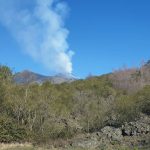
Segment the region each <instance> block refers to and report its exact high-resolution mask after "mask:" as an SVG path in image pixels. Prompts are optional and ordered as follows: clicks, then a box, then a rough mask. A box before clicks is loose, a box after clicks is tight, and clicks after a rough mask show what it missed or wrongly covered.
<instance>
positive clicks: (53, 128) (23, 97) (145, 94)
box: [0, 66, 150, 143]
mask: <svg viewBox="0 0 150 150" xmlns="http://www.w3.org/2000/svg"><path fill="white" fill-rule="evenodd" d="M136 73H137V72H136ZM118 74H119V72H117V74H115V73H113V74H110V75H105V76H101V77H90V78H87V79H86V80H77V81H75V82H72V83H63V84H60V85H54V84H51V83H50V82H45V83H43V84H42V85H39V84H26V85H17V84H15V83H13V82H12V77H13V74H12V72H11V70H10V69H9V68H8V67H7V66H0V114H1V115H0V142H5V143H9V142H24V141H26V142H32V143H45V142H49V141H50V140H55V139H68V138H71V137H73V136H75V135H76V134H78V133H88V132H93V131H99V130H100V129H101V128H102V127H104V126H106V125H108V124H111V125H114V126H120V125H121V124H122V123H123V122H126V121H130V120H133V119H135V118H136V117H138V116H139V114H140V113H145V114H148V115H149V114H150V107H149V106H150V86H149V85H146V84H142V86H141V88H139V87H138V88H137V87H136V84H137V80H138V81H139V82H140V83H141V80H140V79H139V78H140V77H139V76H138V79H137V80H132V79H131V80H132V83H133V81H135V83H136V84H132V85H133V87H132V91H133V92H129V91H128V88H127V87H129V86H128V81H131V80H130V79H129V78H126V79H127V82H126V81H125V78H124V80H123V82H121V81H122V79H121V78H120V79H119V78H118ZM121 74H122V72H121ZM128 75H129V74H128ZM130 75H131V77H133V71H131V74H130ZM115 77H116V78H115ZM146 79H147V76H146V77H145V80H146ZM145 80H144V83H146V81H145ZM147 80H149V79H147ZM119 82H120V83H119ZM116 83H117V84H116ZM138 85H139V83H138ZM130 88H131V87H130ZM137 89H138V90H137Z"/></svg>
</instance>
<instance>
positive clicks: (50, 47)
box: [0, 0, 73, 74]
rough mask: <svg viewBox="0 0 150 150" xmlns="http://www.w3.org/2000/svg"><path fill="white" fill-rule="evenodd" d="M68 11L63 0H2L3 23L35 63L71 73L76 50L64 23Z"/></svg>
mask: <svg viewBox="0 0 150 150" xmlns="http://www.w3.org/2000/svg"><path fill="white" fill-rule="evenodd" d="M68 10H69V8H68V6H67V5H66V3H64V2H62V1H61V0H32V1H31V0H25V1H24V0H0V22H1V23H2V24H3V25H4V26H5V27H7V29H8V30H9V31H10V32H11V33H12V35H13V37H14V38H15V39H16V40H17V42H18V43H19V44H20V46H21V48H22V50H23V51H24V52H25V53H26V54H28V55H29V56H31V57H32V58H33V59H34V60H35V61H36V62H38V63H41V64H42V65H43V66H45V67H46V68H47V69H49V70H50V71H53V72H55V73H63V74H71V73H72V62H71V58H72V55H73V52H72V51H70V50H69V45H68V43H67V37H68V34H69V31H68V30H67V29H66V28H65V24H64V20H65V17H66V15H67V12H68Z"/></svg>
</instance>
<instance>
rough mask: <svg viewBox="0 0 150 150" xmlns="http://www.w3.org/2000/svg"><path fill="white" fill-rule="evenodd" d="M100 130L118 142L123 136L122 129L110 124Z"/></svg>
mask: <svg viewBox="0 0 150 150" xmlns="http://www.w3.org/2000/svg"><path fill="white" fill-rule="evenodd" d="M101 132H102V133H103V134H104V135H106V136H107V137H108V138H109V139H110V140H112V141H118V142H120V141H121V140H122V138H123V136H122V131H121V129H120V128H113V127H110V126H106V127H104V128H103V129H101Z"/></svg>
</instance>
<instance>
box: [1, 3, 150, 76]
mask: <svg viewBox="0 0 150 150" xmlns="http://www.w3.org/2000/svg"><path fill="white" fill-rule="evenodd" d="M9 1H12V2H13V1H14V2H15V1H16V2H17V1H19V0H9ZM20 1H22V5H23V6H21V7H20V8H19V9H20V10H19V12H21V13H22V12H24V11H22V10H24V7H26V9H29V10H30V12H29V13H28V12H27V15H25V17H26V16H31V19H34V24H35V25H37V26H38V27H37V31H39V32H38V33H39V35H38V36H37V37H38V40H37V39H36V42H35V43H34V42H33V43H31V42H26V40H27V38H24V36H25V34H20V33H22V30H23V29H24V28H26V31H27V33H28V32H29V33H33V35H34V34H35V33H36V32H34V31H33V30H29V28H28V27H29V26H31V25H32V24H31V22H30V21H27V23H26V26H23V25H24V24H23V25H22V24H21V23H22V22H23V21H24V20H22V19H21V20H17V19H15V17H13V20H12V22H11V21H9V23H8V18H9V19H10V20H11V17H8V18H7V20H6V18H5V15H3V16H0V17H1V18H4V19H1V21H0V64H5V65H8V66H10V67H11V68H12V69H13V71H15V72H18V71H22V70H26V69H27V70H32V71H34V72H37V73H40V74H44V75H51V74H54V73H59V72H60V73H71V74H73V75H74V76H77V77H81V78H84V77H86V76H87V75H89V74H92V75H101V74H105V73H109V72H111V71H113V70H115V69H117V68H120V67H122V66H124V65H126V66H127V67H138V66H139V65H140V63H141V62H142V61H143V60H144V61H147V60H148V59H150V1H149V0H113V1H112V0H58V1H55V0H54V3H58V4H59V5H58V6H61V7H59V8H61V9H59V11H58V10H56V9H51V10H52V11H51V12H49V11H48V9H47V6H45V5H44V6H43V4H39V5H38V6H39V10H43V11H42V12H41V11H38V12H39V14H38V17H39V16H40V18H42V20H38V19H39V18H38V19H37V17H36V18H35V17H34V18H33V15H32V14H31V13H32V12H34V11H32V9H33V8H34V5H35V4H34V3H32V4H30V2H31V1H30V2H29V3H28V4H26V5H25V4H23V0H20ZM27 1H29V0H27ZM35 1H36V0H35ZM37 1H39V3H40V0H37ZM44 1H45V3H46V1H49V0H43V1H42V2H44ZM50 1H51V0H50ZM4 2H5V0H0V11H1V10H2V8H4V7H5V9H4V10H7V8H8V9H9V6H7V5H3V4H4ZM60 4H62V5H60ZM13 7H17V6H13ZM43 8H45V9H43ZM62 8H63V9H62ZM46 9H47V11H48V12H46V11H45V10H46ZM4 10H3V11H4ZM17 11H18V10H17ZM43 12H45V14H46V13H48V14H54V16H51V15H50V16H49V17H50V18H48V19H47V20H46V21H47V22H48V23H47V24H45V20H44V21H43V18H44V17H43ZM62 13H63V14H62ZM2 14H5V12H3V13H2ZM6 14H7V15H8V16H11V14H10V13H8V12H7V13H6ZM16 14H17V13H16ZM55 16H56V17H58V18H60V19H56V18H55ZM19 17H20V16H19ZM21 17H22V16H21ZM23 17H24V16H23ZM51 17H52V18H53V17H54V20H53V19H51ZM16 18H17V17H16ZM44 19H45V18H44ZM38 21H41V22H40V23H38ZM53 21H55V22H56V23H57V24H58V28H57V30H55V29H54V30H53V28H52V27H51V26H52V25H53V24H52V23H53ZM3 22H4V23H3ZM20 22H21V23H20ZM41 25H42V26H41ZM15 27H17V29H14V28H15ZM23 27H24V28H23ZM31 27H32V26H31ZM54 27H55V24H54ZM18 28H19V29H18ZM45 29H46V30H45ZM30 31H31V32H30ZM45 31H48V32H45ZM58 31H60V32H59V33H58ZM43 34H44V35H43ZM16 35H17V36H16ZM41 36H46V38H45V39H46V42H45V41H42V40H39V37H41ZM27 37H28V38H29V37H30V34H29V35H28V36H27ZM60 37H61V38H60ZM53 38H54V39H57V44H54V43H53V42H51V40H53ZM20 39H21V40H20ZM31 39H32V40H31V41H34V40H33V39H34V36H33V37H32V36H31ZM37 41H38V42H37ZM42 42H43V43H42ZM22 43H24V45H23V44H22ZM36 43H37V45H36V46H35V45H34V44H36ZM43 44H45V45H44V47H46V48H45V51H44V52H43V47H42V46H43ZM26 45H28V46H26ZM29 47H30V48H29ZM31 47H32V48H33V49H35V51H36V53H35V54H36V55H33V53H31V51H29V50H30V49H31ZM39 47H40V48H39ZM39 51H40V53H39ZM57 56H59V57H57ZM62 56H63V57H62ZM45 60H47V61H45ZM56 68H57V69H56Z"/></svg>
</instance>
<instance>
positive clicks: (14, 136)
mask: <svg viewBox="0 0 150 150" xmlns="http://www.w3.org/2000/svg"><path fill="white" fill-rule="evenodd" d="M25 138H26V132H25V129H24V128H22V127H18V126H17V125H16V124H15V122H13V121H12V120H11V119H8V118H4V117H3V118H2V117H1V118H0V142H4V143H9V142H20V141H23V140H24V139H25Z"/></svg>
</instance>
